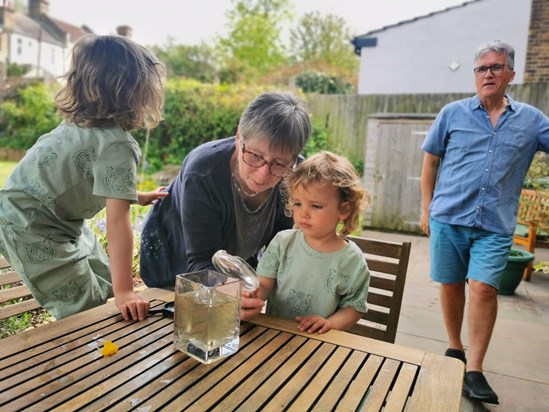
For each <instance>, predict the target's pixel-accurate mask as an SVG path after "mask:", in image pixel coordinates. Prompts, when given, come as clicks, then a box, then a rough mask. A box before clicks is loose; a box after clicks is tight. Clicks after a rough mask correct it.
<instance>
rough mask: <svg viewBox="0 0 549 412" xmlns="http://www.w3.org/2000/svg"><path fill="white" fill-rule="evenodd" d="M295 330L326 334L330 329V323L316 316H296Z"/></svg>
mask: <svg viewBox="0 0 549 412" xmlns="http://www.w3.org/2000/svg"><path fill="white" fill-rule="evenodd" d="M295 320H296V321H297V322H298V325H297V329H299V330H300V331H301V332H307V333H315V332H316V333H319V334H320V333H326V332H328V331H329V330H330V329H332V322H330V321H329V320H328V319H324V318H323V317H321V316H318V315H308V316H297V317H296V318H295Z"/></svg>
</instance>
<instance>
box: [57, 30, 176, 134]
mask: <svg viewBox="0 0 549 412" xmlns="http://www.w3.org/2000/svg"><path fill="white" fill-rule="evenodd" d="M164 74H165V70H164V66H163V65H162V64H161V63H160V62H159V61H158V59H157V58H156V57H155V55H154V54H153V53H152V52H151V51H149V50H148V49H146V48H145V47H142V46H140V45H139V44H137V43H135V42H133V41H132V40H130V39H128V38H125V37H122V36H95V35H87V36H85V37H84V38H82V39H81V40H80V41H79V42H78V43H77V44H76V45H75V46H74V48H73V51H72V66H71V68H70V70H69V71H68V72H67V73H66V74H65V76H64V78H65V80H66V84H65V86H64V87H63V88H62V89H61V90H60V91H59V93H57V95H56V96H55V104H56V107H57V110H58V111H59V113H60V114H61V116H62V117H63V118H64V119H65V120H66V121H67V122H70V123H74V124H76V125H78V126H85V127H111V126H114V125H115V124H118V125H119V126H120V127H122V128H123V129H124V130H128V131H130V130H134V129H138V128H141V127H144V128H152V127H155V126H157V125H158V123H159V122H160V120H162V106H163V104H164Z"/></svg>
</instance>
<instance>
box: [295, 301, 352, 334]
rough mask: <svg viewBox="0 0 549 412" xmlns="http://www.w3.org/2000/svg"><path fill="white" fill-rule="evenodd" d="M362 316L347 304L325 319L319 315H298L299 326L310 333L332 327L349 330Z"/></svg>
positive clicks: (325, 330)
mask: <svg viewBox="0 0 549 412" xmlns="http://www.w3.org/2000/svg"><path fill="white" fill-rule="evenodd" d="M361 317H362V313H360V312H358V311H356V310H355V309H354V308H352V307H350V306H347V307H345V308H341V309H339V310H338V311H336V312H335V313H334V314H333V315H332V316H330V317H329V318H327V319H325V318H323V317H321V316H317V315H309V316H297V317H296V320H297V322H298V325H297V328H298V329H299V330H300V331H302V332H303V331H306V332H308V333H315V332H317V333H326V332H328V331H329V330H330V329H336V330H347V329H349V328H350V327H351V326H353V325H354V324H355V323H357V322H358V321H359V320H360V318H361Z"/></svg>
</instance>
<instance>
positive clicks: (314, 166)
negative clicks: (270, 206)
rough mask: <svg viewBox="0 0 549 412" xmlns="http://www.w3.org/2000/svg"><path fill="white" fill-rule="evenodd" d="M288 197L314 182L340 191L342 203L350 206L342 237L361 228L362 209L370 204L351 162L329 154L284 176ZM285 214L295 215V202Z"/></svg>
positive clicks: (315, 156) (312, 160)
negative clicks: (299, 188)
mask: <svg viewBox="0 0 549 412" xmlns="http://www.w3.org/2000/svg"><path fill="white" fill-rule="evenodd" d="M283 182H284V183H283V184H284V190H285V192H286V195H288V194H289V193H290V192H292V191H293V190H295V189H296V188H297V187H300V186H302V187H307V185H310V184H313V183H329V184H331V185H333V186H334V187H336V188H338V191H339V197H340V202H341V203H343V202H345V203H347V204H348V205H349V206H348V207H349V215H348V216H347V218H346V219H345V220H344V221H343V226H342V228H341V230H340V231H339V234H340V236H342V237H343V236H347V235H349V234H351V233H352V232H353V231H354V230H356V228H357V227H358V222H359V216H360V213H361V212H362V210H363V209H364V208H366V207H368V206H369V205H370V194H369V193H368V191H367V190H366V189H365V188H364V187H363V186H362V182H361V181H360V176H359V175H358V172H357V171H356V169H355V168H354V167H353V165H352V164H351V162H349V160H348V159H347V158H345V157H343V156H339V155H336V154H334V153H331V152H328V151H322V152H318V153H315V154H314V155H312V156H311V157H309V158H307V159H305V160H304V161H303V162H302V163H300V164H299V165H298V166H297V167H296V169H295V170H294V171H293V172H292V173H289V174H288V175H287V176H285V177H284V181H283ZM286 214H287V215H288V216H292V203H291V201H290V200H289V199H288V201H287V202H286Z"/></svg>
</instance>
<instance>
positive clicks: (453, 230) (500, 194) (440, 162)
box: [421, 41, 549, 404]
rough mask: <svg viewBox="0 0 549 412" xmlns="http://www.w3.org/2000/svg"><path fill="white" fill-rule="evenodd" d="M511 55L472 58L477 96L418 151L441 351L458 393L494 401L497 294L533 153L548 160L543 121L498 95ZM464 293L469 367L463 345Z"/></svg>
mask: <svg viewBox="0 0 549 412" xmlns="http://www.w3.org/2000/svg"><path fill="white" fill-rule="evenodd" d="M514 56H515V52H514V50H513V48H512V47H511V46H509V45H508V44H505V43H503V42H501V41H493V42H490V43H487V44H484V45H482V46H480V47H479V48H478V49H477V52H476V53H475V59H474V60H475V68H474V74H475V82H476V91H477V93H476V95H475V96H474V97H472V98H468V99H464V100H460V101H456V102H453V103H450V104H448V105H446V106H445V107H444V108H443V109H442V110H441V112H440V113H439V115H438V116H437V119H436V120H435V122H434V124H433V126H432V127H431V129H430V130H429V133H428V135H427V137H426V139H425V142H424V143H423V146H422V149H423V150H424V151H425V157H424V160H423V168H422V172H421V193H422V207H423V214H422V217H421V227H422V230H423V231H424V232H425V233H426V234H427V235H429V236H430V237H431V278H432V279H433V280H435V281H437V282H440V283H441V288H440V298H441V306H442V313H443V317H444V323H445V325H446V331H447V334H448V341H449V342H448V343H449V349H448V350H447V351H446V353H445V355H446V356H451V357H455V358H458V359H460V360H462V361H463V362H464V363H465V364H466V373H465V380H464V387H463V390H464V393H465V394H466V395H468V396H469V397H470V398H472V399H475V400H479V401H482V402H487V403H496V404H497V403H498V397H497V395H496V393H495V392H494V391H493V390H492V388H491V387H490V385H489V384H488V382H487V381H486V378H485V377H484V375H483V374H482V364H483V361H484V356H485V355H486V351H487V349H488V344H489V343H490V338H491V335H492V330H493V328H494V324H495V321H496V314H497V290H498V288H499V284H500V279H501V274H502V272H503V269H504V268H505V265H506V263H507V257H508V254H509V249H510V248H511V245H512V243H513V232H514V230H515V226H516V215H517V210H518V202H519V197H520V193H521V190H522V183H523V181H524V178H525V176H526V172H527V171H528V168H529V166H530V163H531V162H532V158H533V156H534V154H535V153H536V152H537V151H538V150H541V151H544V152H547V151H549V119H548V118H547V116H545V115H544V114H543V113H542V112H541V111H539V110H538V109H536V108H534V107H532V106H530V105H527V104H524V103H519V102H516V101H514V100H512V99H511V97H509V96H508V95H506V94H505V90H506V88H507V85H508V84H509V83H510V82H511V81H512V80H513V78H514V77H515V72H514V71H513V67H514ZM466 282H467V284H468V286H469V310H468V313H467V316H468V324H469V327H468V335H469V349H468V358H469V359H468V360H467V359H466V357H465V352H464V350H463V343H462V341H461V328H462V323H463V318H464V308H465V283H466Z"/></svg>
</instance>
